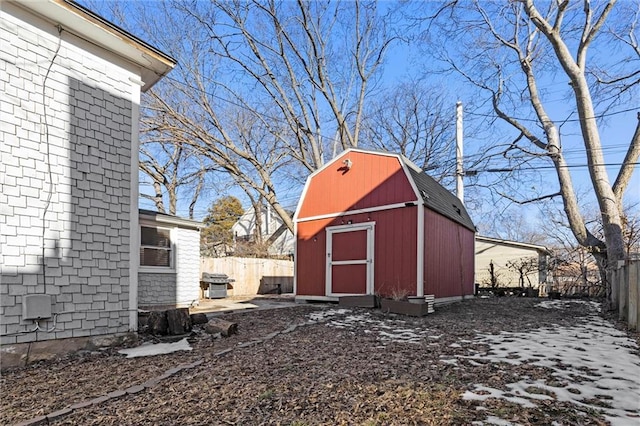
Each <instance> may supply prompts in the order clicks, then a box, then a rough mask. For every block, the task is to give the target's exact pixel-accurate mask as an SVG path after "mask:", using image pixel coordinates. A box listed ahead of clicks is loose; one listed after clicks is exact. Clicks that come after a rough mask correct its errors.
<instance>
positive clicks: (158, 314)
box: [147, 311, 167, 336]
mask: <svg viewBox="0 0 640 426" xmlns="http://www.w3.org/2000/svg"><path fill="white" fill-rule="evenodd" d="M147 325H148V327H149V333H151V334H154V335H160V336H164V335H166V334H167V312H166V311H151V312H149V317H148V319H147Z"/></svg>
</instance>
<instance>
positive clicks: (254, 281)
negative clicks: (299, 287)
mask: <svg viewBox="0 0 640 426" xmlns="http://www.w3.org/2000/svg"><path fill="white" fill-rule="evenodd" d="M200 272H207V273H219V274H227V275H228V276H229V278H232V279H234V280H235V281H234V282H233V283H231V284H230V285H229V290H228V291H227V293H228V295H229V296H250V295H256V294H278V293H293V262H292V261H290V260H278V259H259V258H249V257H203V258H201V259H200Z"/></svg>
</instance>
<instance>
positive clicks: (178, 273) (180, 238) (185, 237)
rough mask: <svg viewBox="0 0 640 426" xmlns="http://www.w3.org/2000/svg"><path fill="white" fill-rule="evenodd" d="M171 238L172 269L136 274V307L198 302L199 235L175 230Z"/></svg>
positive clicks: (186, 230) (149, 269) (185, 229)
mask: <svg viewBox="0 0 640 426" xmlns="http://www.w3.org/2000/svg"><path fill="white" fill-rule="evenodd" d="M145 225H150V224H149V223H145ZM158 226H166V225H158ZM171 238H172V244H173V251H174V254H173V256H174V257H173V262H174V269H173V271H172V272H163V273H154V272H151V269H152V268H149V267H147V268H145V270H144V271H141V272H140V273H139V274H138V305H139V306H140V307H144V308H153V307H154V306H162V307H166V306H189V305H191V304H192V303H194V302H197V301H198V300H199V298H200V232H199V231H198V230H194V229H187V228H179V227H175V228H173V229H172V231H171Z"/></svg>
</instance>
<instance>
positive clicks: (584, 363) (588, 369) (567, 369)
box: [463, 301, 640, 426]
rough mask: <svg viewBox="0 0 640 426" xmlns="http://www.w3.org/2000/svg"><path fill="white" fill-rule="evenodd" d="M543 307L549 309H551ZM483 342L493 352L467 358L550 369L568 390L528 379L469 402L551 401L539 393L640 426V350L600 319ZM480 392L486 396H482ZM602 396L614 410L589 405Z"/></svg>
mask: <svg viewBox="0 0 640 426" xmlns="http://www.w3.org/2000/svg"><path fill="white" fill-rule="evenodd" d="M553 302H556V301H553ZM542 303H544V302H542ZM544 306H546V307H547V308H548V306H549V304H545V305H544ZM594 308H595V306H594ZM478 343H483V344H487V345H488V346H489V347H490V349H489V352H488V353H487V354H485V355H470V356H465V357H463V358H468V359H477V360H480V359H482V360H489V361H491V362H494V363H498V362H504V363H508V364H511V365H520V364H528V365H535V366H540V367H547V368H550V369H551V370H553V376H554V377H556V378H557V379H558V380H559V381H560V382H568V383H569V386H567V387H556V386H550V385H547V384H546V383H545V382H544V381H542V380H537V381H531V380H526V379H525V380H522V381H519V382H516V383H511V384H509V385H507V387H508V388H509V391H501V390H497V389H493V388H488V387H485V386H482V385H477V386H476V389H475V390H474V391H473V392H466V393H465V394H464V395H463V397H464V398H465V399H477V400H485V399H487V398H502V399H507V400H510V401H511V400H512V399H513V397H511V396H508V395H507V393H509V394H514V395H517V396H516V398H517V400H519V401H522V403H523V404H524V403H525V401H526V404H531V405H534V406H535V404H533V402H532V400H533V401H535V400H542V399H550V398H551V397H549V396H548V395H544V394H542V393H532V392H529V391H528V390H534V389H536V388H537V389H540V390H543V391H545V393H552V394H553V395H555V398H554V399H556V400H558V401H563V402H565V401H566V402H570V403H572V404H575V405H578V406H581V407H588V408H592V409H596V410H602V411H603V412H604V414H605V418H606V419H607V420H608V421H609V422H611V424H612V425H614V426H615V425H638V424H640V422H639V419H640V374H632V372H636V373H637V372H640V359H639V358H638V356H637V355H636V354H635V353H634V352H633V350H634V349H636V348H637V345H636V344H635V342H634V341H633V340H631V339H629V338H628V337H627V335H626V334H625V333H624V332H622V331H619V330H617V329H615V328H614V327H613V326H612V325H611V324H610V323H609V322H607V321H605V320H604V319H602V318H601V317H598V316H590V317H589V318H588V322H583V323H579V324H576V325H575V326H572V327H560V326H554V327H553V328H545V329H538V330H533V331H530V332H527V333H510V332H502V333H500V334H498V335H479V336H478ZM515 357H517V358H515ZM614 366H615V367H614ZM478 391H483V392H482V394H478V393H477V392H478ZM486 392H489V394H488V395H487V394H486ZM601 395H606V396H607V398H606V399H605V402H606V403H608V404H610V405H611V407H610V408H607V407H601V406H598V405H591V404H588V403H586V402H585V401H588V400H590V399H594V400H598V399H602V398H601V397H600V396H601ZM525 406H526V405H525Z"/></svg>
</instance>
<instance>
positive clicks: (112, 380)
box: [0, 298, 640, 426]
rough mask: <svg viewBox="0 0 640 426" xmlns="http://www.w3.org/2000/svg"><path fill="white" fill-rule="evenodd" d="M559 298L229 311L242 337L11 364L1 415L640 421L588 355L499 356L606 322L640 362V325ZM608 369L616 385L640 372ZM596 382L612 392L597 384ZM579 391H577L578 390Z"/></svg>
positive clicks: (139, 419)
mask: <svg viewBox="0 0 640 426" xmlns="http://www.w3.org/2000/svg"><path fill="white" fill-rule="evenodd" d="M548 303H549V301H543V300H540V299H526V298H492V299H475V300H471V301H466V302H462V303H456V304H452V305H449V306H445V307H440V308H439V309H437V310H436V313H434V314H431V315H429V316H427V317H423V318H411V317H403V316H398V315H392V314H385V313H382V312H381V311H380V310H367V309H342V308H340V307H338V306H337V305H331V304H309V305H300V306H295V307H290V308H280V309H272V310H262V311H253V312H251V311H248V312H241V313H231V314H224V315H222V316H221V318H223V319H225V320H227V321H234V322H237V323H238V327H239V333H238V334H237V335H233V336H231V337H228V338H217V339H216V338H213V337H212V336H210V335H208V334H205V333H203V332H201V331H198V332H196V333H194V334H193V335H192V336H191V337H190V338H189V342H190V344H191V348H192V350H190V351H178V352H174V353H170V354H165V355H156V356H151V357H140V358H126V357H125V356H124V355H122V354H120V353H118V351H117V349H109V350H104V351H99V352H91V353H79V354H76V355H74V356H70V357H67V358H65V359H60V360H57V361H55V362H43V363H39V364H34V365H30V366H28V367H25V368H20V369H15V370H9V371H5V372H3V373H2V376H1V379H0V395H1V396H0V398H1V408H2V413H1V415H0V423H1V424H18V423H20V422H29V421H32V422H33V423H34V424H37V423H38V422H40V423H42V424H55V425H63V424H64V425H122V424H127V425H133V424H135V425H176V424H181V425H196V424H209V425H211V424H213V425H218V424H220V425H227V424H229V425H254V424H274V425H297V426H302V425H318V424H326V425H342V424H344V425H352V424H363V425H392V424H398V425H409V424H417V425H431V424H433V425H443V424H477V425H483V424H496V425H507V424H520V425H549V424H553V423H554V422H555V423H556V424H562V425H604V424H614V425H617V424H620V425H624V424H638V423H640V402H638V406H637V407H633V406H631V407H629V406H624V407H619V404H618V405H616V401H614V400H613V397H612V396H611V395H612V393H611V392H613V390H611V392H610V391H609V390H608V388H607V387H606V386H604V388H603V386H602V383H604V382H602V383H601V382H597V376H599V375H601V374H604V373H599V372H596V371H595V370H594V368H595V367H593V366H591V365H590V364H588V363H586V364H585V365H576V362H575V360H574V358H569V357H567V358H566V359H562V357H557V356H556V357H553V356H548V357H547V358H548V359H547V358H545V356H546V354H544V353H543V354H540V358H535V357H536V356H538V355H535V354H534V355H533V358H526V357H527V355H526V354H524V355H523V351H522V350H520V351H519V352H518V351H515V350H514V351H509V350H508V349H507V350H504V351H503V352H500V351H501V350H502V349H501V348H500V347H499V345H506V346H505V347H507V348H509V347H510V346H509V345H510V344H511V343H510V342H513V343H512V347H513V348H516V347H517V345H520V346H522V344H521V343H519V342H520V340H523V336H524V340H525V341H526V340H527V338H526V336H529V335H530V336H531V338H532V342H533V341H534V340H535V339H539V338H540V336H543V337H544V336H545V335H544V334H543V333H549V336H550V337H549V339H548V341H549V342H552V343H553V345H552V346H555V345H556V344H555V342H556V341H562V340H563V339H564V340H567V339H566V338H565V337H562V336H564V335H562V333H563V332H566V331H567V330H569V331H568V332H569V333H570V334H576V335H579V332H578V331H575V330H578V328H576V327H583V329H584V330H589V328H588V327H590V326H591V325H593V324H599V325H598V327H601V328H602V327H609V328H610V330H611V331H607V333H609V334H610V335H612V336H613V337H612V339H614V340H612V341H611V342H609V343H607V344H608V345H609V346H611V348H610V349H611V351H619V352H618V353H620V354H622V355H624V357H625V358H624V360H625V361H624V362H627V364H619V366H620V367H619V368H620V369H621V370H622V369H626V368H634V366H635V368H636V370H635V372H636V373H637V372H638V371H640V352H639V351H638V343H639V340H638V335H637V334H635V333H630V332H626V331H624V330H622V329H621V328H620V327H619V326H618V325H616V324H615V323H614V322H613V321H612V320H610V319H606V318H603V317H602V315H600V314H598V313H597V306H596V305H595V304H594V303H592V302H580V301H571V302H568V301H562V302H557V303H555V304H552V305H549V304H548ZM616 327H617V328H616ZM599 330H600V329H597V330H596V329H595V328H594V329H592V331H591V333H593V334H594V335H595V333H598V332H600V331H599ZM606 330H609V329H606ZM554 336H555V337H554ZM558 336H560V339H559V338H558ZM518 339H520V340H518ZM554 339H555V340H554ZM543 340H544V338H543ZM593 344H594V342H593V341H590V340H589V339H587V338H584V339H583V340H580V341H578V343H572V345H573V346H572V348H573V349H577V350H579V351H584V353H585V354H586V356H587V357H588V356H591V357H595V356H596V353H595V352H593V354H592V355H590V354H591V351H592V348H591V346H592V345H593ZM581 345H584V347H579V346H581ZM525 346H526V345H525ZM531 346H532V348H533V343H532V345H531ZM527 349H529V348H527ZM564 350H565V349H563V351H564ZM543 352H544V351H543ZM566 353H567V354H569V352H566ZM578 353H579V352H578ZM500 357H502V358H500ZM620 359H623V358H620ZM585 360H586V358H585ZM542 361H544V362H542ZM585 362H586V361H585ZM612 364H615V362H612ZM610 368H611V370H612V374H613V376H612V377H613V378H612V379H611V380H613V381H615V380H622V381H624V380H626V379H625V377H626V376H629V375H630V374H631V372H628V371H614V370H616V368H618V367H617V366H616V365H612V366H611V367H610ZM574 370H575V371H574ZM563 371H565V372H566V371H571V372H573V373H572V374H571V375H566V374H562V373H563ZM581 371H582V372H586V373H589V374H590V375H589V374H586V373H585V374H580V372H581ZM611 380H610V381H611ZM591 382H593V383H594V386H595V387H598V386H600V387H601V388H602V389H601V391H599V392H594V393H593V394H591V393H589V392H588V391H587V387H586V386H587V385H589V383H591ZM522 383H525V385H522ZM607 383H608V382H607ZM630 385H631V386H633V385H634V383H633V382H630ZM607 386H608V385H607ZM611 386H612V387H611V389H613V387H615V386H614V385H611ZM576 392H577V393H578V394H579V395H578V396H579V398H574V399H572V398H568V397H567V396H566V395H569V396H571V394H572V393H576ZM637 392H638V393H637V396H638V397H639V399H638V401H640V389H638V390H637ZM627 393H628V392H627ZM631 397H632V398H633V397H635V396H634V394H633V388H631ZM632 404H633V403H632ZM636 408H637V409H636ZM47 416H48V417H47Z"/></svg>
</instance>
